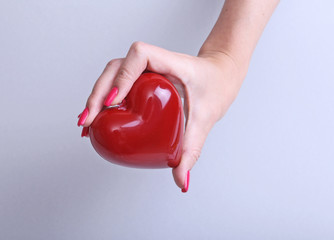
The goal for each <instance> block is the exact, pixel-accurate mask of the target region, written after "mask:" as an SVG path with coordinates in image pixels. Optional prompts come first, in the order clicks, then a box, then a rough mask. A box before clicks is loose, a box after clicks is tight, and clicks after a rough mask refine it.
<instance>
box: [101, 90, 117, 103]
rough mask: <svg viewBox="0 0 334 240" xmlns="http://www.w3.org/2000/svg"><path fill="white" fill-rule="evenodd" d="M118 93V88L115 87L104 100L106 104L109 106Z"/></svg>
mask: <svg viewBox="0 0 334 240" xmlns="http://www.w3.org/2000/svg"><path fill="white" fill-rule="evenodd" d="M117 93H118V88H117V87H113V88H112V89H111V91H110V93H109V94H108V96H107V97H106V100H105V101H104V106H107V107H108V106H110V105H111V103H112V101H113V100H114V99H115V97H116V95H117Z"/></svg>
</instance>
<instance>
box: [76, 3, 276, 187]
mask: <svg viewBox="0 0 334 240" xmlns="http://www.w3.org/2000/svg"><path fill="white" fill-rule="evenodd" d="M278 3H279V0H226V1H225V3H224V7H223V9H222V11H221V13H220V16H219V18H218V20H217V22H216V24H215V26H214V27H213V29H212V31H211V33H210V34H209V36H208V38H207V39H206V41H205V42H204V44H203V45H202V47H201V49H200V51H199V53H198V56H190V55H186V54H182V53H177V52H171V51H168V50H166V49H162V48H159V47H157V46H153V45H149V44H147V43H143V42H135V43H133V44H132V45H131V47H130V49H129V51H128V54H127V55H126V57H125V58H119V59H113V60H111V61H110V62H109V63H108V64H107V66H106V67H105V69H104V71H103V73H102V74H101V76H100V77H99V79H98V80H97V81H96V83H95V85H94V88H93V90H92V93H91V94H90V96H89V98H88V100H87V103H86V108H85V110H84V112H83V113H82V114H81V115H79V121H78V125H79V126H84V128H83V132H82V136H85V135H87V128H86V127H88V126H89V125H90V124H91V123H92V122H93V120H94V118H95V117H96V115H97V114H98V113H99V112H100V111H101V109H102V108H103V106H104V105H114V104H118V103H120V102H121V101H122V100H123V99H124V98H125V97H126V95H127V94H128V92H129V91H130V89H131V87H132V85H133V83H134V82H135V81H136V79H137V78H138V77H139V76H140V75H141V73H142V72H143V71H145V70H148V71H152V72H156V73H159V74H162V75H164V76H166V77H167V78H168V79H169V80H170V81H171V82H172V83H173V84H174V85H175V86H176V87H177V89H178V90H179V92H180V94H181V95H182V97H184V99H185V115H186V130H185V133H184V142H183V154H182V158H181V162H180V164H179V165H178V166H177V167H175V168H173V170H172V172H173V176H174V180H175V183H176V185H177V186H178V187H179V188H181V189H182V191H183V192H187V190H188V187H189V171H190V170H191V169H192V167H193V166H194V165H195V163H196V161H197V160H198V158H199V157H200V153H201V149H202V147H203V145H204V142H205V139H206V138H207V136H208V133H209V132H210V130H211V129H212V127H213V126H214V124H215V123H216V122H217V121H219V120H220V119H221V118H222V117H223V116H224V115H225V113H226V112H227V110H228V108H229V107H230V105H231V104H232V102H233V101H234V99H235V98H236V96H237V94H238V92H239V89H240V87H241V85H242V82H243V80H244V78H245V76H246V73H247V70H248V65H249V62H250V59H251V56H252V53H253V51H254V49H255V47H256V44H257V42H258V40H259V38H260V36H261V34H262V32H263V29H264V28H265V26H266V24H267V22H268V20H269V19H270V17H271V15H272V13H273V12H274V9H275V8H276V6H277V4H278Z"/></svg>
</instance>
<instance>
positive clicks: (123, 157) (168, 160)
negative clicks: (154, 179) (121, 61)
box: [89, 73, 184, 168]
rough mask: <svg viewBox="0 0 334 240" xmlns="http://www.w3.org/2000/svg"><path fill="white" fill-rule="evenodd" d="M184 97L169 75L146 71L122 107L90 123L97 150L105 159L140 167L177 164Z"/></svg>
mask: <svg viewBox="0 0 334 240" xmlns="http://www.w3.org/2000/svg"><path fill="white" fill-rule="evenodd" d="M183 119H184V117H183V106H182V101H181V99H180V96H179V94H178V92H177V90H176V89H175V87H174V85H173V84H171V83H170V82H169V81H168V80H167V79H166V78H165V77H163V76H161V75H159V74H156V73H144V74H142V75H141V76H140V77H139V78H138V80H137V81H136V82H135V83H134V85H133V86H132V88H131V90H130V92H129V94H128V95H127V97H126V98H125V100H124V101H123V103H122V104H121V106H120V107H116V108H106V109H104V110H103V111H101V112H100V113H99V114H98V115H97V117H96V118H95V120H94V122H93V123H92V125H91V126H90V129H89V136H90V139H91V143H92V145H93V147H94V149H95V150H96V151H97V152H98V153H99V154H100V156H102V157H103V158H104V159H106V160H108V161H110V162H112V163H115V164H119V165H123V166H128V167H137V168H164V167H176V166H177V165H178V164H179V162H180V159H181V153H182V140H183V128H184V122H183V121H184V120H183Z"/></svg>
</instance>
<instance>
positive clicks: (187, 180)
mask: <svg viewBox="0 0 334 240" xmlns="http://www.w3.org/2000/svg"><path fill="white" fill-rule="evenodd" d="M189 181H190V170H188V171H187V174H186V177H185V180H184V185H183V186H184V187H183V188H182V190H181V191H182V192H183V193H186V192H188V189H189Z"/></svg>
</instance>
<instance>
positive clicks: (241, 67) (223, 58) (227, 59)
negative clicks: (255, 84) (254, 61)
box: [198, 45, 249, 80]
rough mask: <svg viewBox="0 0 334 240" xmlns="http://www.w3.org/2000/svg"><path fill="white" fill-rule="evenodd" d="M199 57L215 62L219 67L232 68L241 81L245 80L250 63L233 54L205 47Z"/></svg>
mask: <svg viewBox="0 0 334 240" xmlns="http://www.w3.org/2000/svg"><path fill="white" fill-rule="evenodd" d="M198 57H200V58H204V59H208V60H210V61H213V62H214V63H215V64H216V65H217V66H218V67H224V68H226V67H227V66H230V68H233V70H234V72H235V74H237V75H238V78H240V79H241V80H243V79H244V78H245V76H246V74H247V71H248V65H249V61H247V60H241V59H239V58H237V57H236V56H235V55H233V54H232V53H231V52H229V51H226V50H223V49H219V50H213V49H208V48H206V47H205V46H204V45H203V47H202V48H201V49H200V51H199V53H198Z"/></svg>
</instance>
